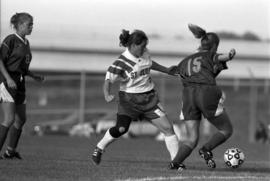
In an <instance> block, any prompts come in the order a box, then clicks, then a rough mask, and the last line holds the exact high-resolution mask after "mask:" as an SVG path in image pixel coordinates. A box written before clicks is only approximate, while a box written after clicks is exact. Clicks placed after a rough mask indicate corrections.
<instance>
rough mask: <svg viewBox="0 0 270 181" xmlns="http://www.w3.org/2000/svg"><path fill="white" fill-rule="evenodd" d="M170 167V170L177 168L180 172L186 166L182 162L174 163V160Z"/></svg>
mask: <svg viewBox="0 0 270 181" xmlns="http://www.w3.org/2000/svg"><path fill="white" fill-rule="evenodd" d="M168 169H169V170H177V171H179V172H182V171H183V170H185V169H186V166H185V165H184V164H182V163H174V162H171V163H170V164H169V166H168Z"/></svg>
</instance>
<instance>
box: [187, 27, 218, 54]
mask: <svg viewBox="0 0 270 181" xmlns="http://www.w3.org/2000/svg"><path fill="white" fill-rule="evenodd" d="M188 28H189V30H190V31H191V32H192V34H193V35H194V36H195V38H198V39H201V46H200V47H199V49H202V50H211V49H212V48H213V47H214V46H216V47H218V45H219V37H218V35H217V34H216V33H212V32H208V33H207V32H206V31H205V30H204V29H202V28H201V27H199V26H197V25H194V24H189V25H188Z"/></svg>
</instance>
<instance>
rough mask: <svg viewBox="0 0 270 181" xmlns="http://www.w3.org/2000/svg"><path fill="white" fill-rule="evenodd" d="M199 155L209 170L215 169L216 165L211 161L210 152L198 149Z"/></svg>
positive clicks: (211, 154) (211, 155)
mask: <svg viewBox="0 0 270 181" xmlns="http://www.w3.org/2000/svg"><path fill="white" fill-rule="evenodd" d="M199 155H200V156H201V157H202V158H203V159H204V160H205V162H206V165H207V166H208V167H209V168H216V163H215V161H214V160H213V153H212V152H211V151H207V150H205V149H204V148H201V149H199Z"/></svg>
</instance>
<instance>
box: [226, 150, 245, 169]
mask: <svg viewBox="0 0 270 181" xmlns="http://www.w3.org/2000/svg"><path fill="white" fill-rule="evenodd" d="M244 160H245V155H244V153H243V152H242V151H241V150H240V149H239V148H229V149H227V150H226V151H225V153H224V161H225V164H226V165H227V166H228V167H231V168H238V167H239V166H240V165H242V164H243V163H244Z"/></svg>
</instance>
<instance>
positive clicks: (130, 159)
mask: <svg viewBox="0 0 270 181" xmlns="http://www.w3.org/2000/svg"><path fill="white" fill-rule="evenodd" d="M101 136H102V135H92V137H91V138H80V137H67V136H43V137H39V136H29V135H26V134H24V135H23V137H22V140H21V143H20V149H19V150H20V152H21V154H22V156H23V158H24V159H23V160H0V180H1V181H14V180H15V181H62V180H63V181H74V180H81V181H86V180H87V181H88V180H91V181H111V180H123V181H126V180H130V181H133V180H140V181H142V180H149V181H151V180H269V179H270V162H269V152H270V148H269V145H263V144H259V143H256V144H247V145H245V144H239V143H237V144H238V146H239V147H240V148H241V149H242V150H243V151H244V153H245V156H246V160H245V163H244V164H243V165H242V167H240V168H238V169H230V168H227V167H226V166H225V165H224V163H223V160H222V157H223V153H224V151H225V149H226V148H228V147H230V146H232V145H234V143H235V141H234V140H230V141H228V142H227V143H226V144H224V145H222V146H220V147H218V148H217V149H216V150H215V152H214V155H215V158H216V161H217V168H216V169H215V170H210V169H208V168H207V167H206V165H205V163H204V162H203V161H202V160H201V158H200V157H199V156H198V155H197V149H196V150H195V151H194V152H193V153H192V155H191V156H190V157H189V158H188V159H187V160H186V166H187V168H188V169H187V170H185V171H184V172H183V173H181V174H180V173H178V172H176V171H170V170H167V165H168V161H169V160H168V159H169V154H168V152H167V150H166V149H165V144H164V143H163V142H158V141H155V140H154V138H152V137H142V138H135V139H119V140H118V141H117V142H115V143H114V144H112V145H111V146H110V147H109V149H107V150H106V152H105V153H104V156H103V160H102V162H101V164H100V165H99V166H95V165H94V164H93V163H92V162H91V160H90V153H91V152H92V150H93V149H94V146H95V144H96V142H97V141H98V140H99V139H100V138H101ZM202 141H203V140H202Z"/></svg>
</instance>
